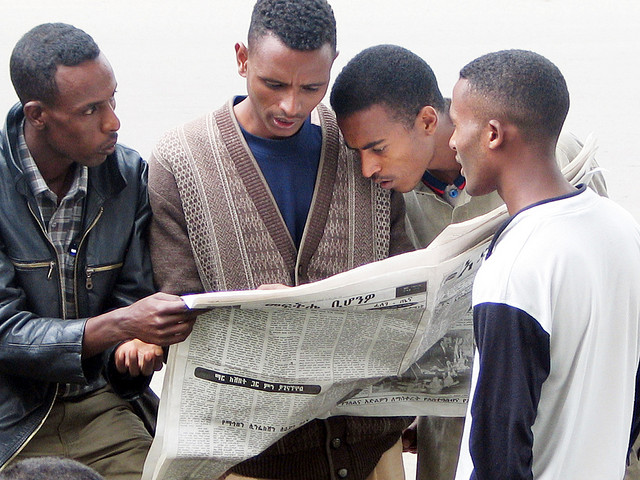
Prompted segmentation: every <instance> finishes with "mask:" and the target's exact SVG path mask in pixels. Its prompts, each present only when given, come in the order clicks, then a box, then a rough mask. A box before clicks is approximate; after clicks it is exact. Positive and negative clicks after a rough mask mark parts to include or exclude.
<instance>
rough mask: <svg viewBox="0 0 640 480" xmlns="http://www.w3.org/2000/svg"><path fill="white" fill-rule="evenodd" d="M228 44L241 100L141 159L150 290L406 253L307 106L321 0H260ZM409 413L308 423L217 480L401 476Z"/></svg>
mask: <svg viewBox="0 0 640 480" xmlns="http://www.w3.org/2000/svg"><path fill="white" fill-rule="evenodd" d="M235 50H236V59H237V65H238V72H239V74H240V75H241V76H242V77H244V78H246V79H247V91H248V96H246V97H243V96H240V97H235V98H232V99H231V100H230V101H229V102H228V103H227V104H226V105H224V106H223V107H222V108H220V109H219V110H217V111H215V112H212V113H209V114H207V115H206V116H204V117H203V118H200V119H198V120H195V121H193V122H190V123H188V124H186V125H184V126H182V127H179V128H177V129H175V130H173V131H170V132H168V133H167V134H166V135H165V136H164V137H163V138H162V139H161V140H160V142H159V143H158V145H157V146H156V148H155V149H154V152H153V155H152V157H151V159H150V181H149V183H150V187H149V188H150V201H151V205H152V209H153V213H154V219H153V222H152V227H151V249H152V260H153V264H154V274H155V278H156V281H157V283H158V286H159V288H160V289H161V290H162V291H165V292H172V293H179V294H185V293H196V292H203V291H215V290H242V289H253V288H257V287H258V286H260V285H262V284H273V283H280V284H284V285H299V284H302V283H307V282H311V281H315V280H320V279H322V278H326V277H328V276H330V275H334V274H336V273H339V272H342V271H345V270H348V269H351V268H354V267H357V266H359V265H362V264H365V263H369V262H372V261H377V260H381V259H383V258H385V257H387V256H389V255H393V254H396V253H401V252H404V251H407V250H410V249H411V246H410V243H409V242H408V239H407V238H406V235H405V233H404V221H403V216H404V205H403V202H402V197H401V195H399V194H396V193H391V192H390V191H389V190H385V189H383V188H380V187H379V186H377V185H376V184H375V183H373V182H371V180H369V179H365V178H363V177H362V175H361V174H360V167H359V163H358V160H357V157H355V156H354V155H353V153H352V152H350V151H349V150H348V149H347V148H346V147H345V145H344V142H343V141H342V138H341V136H340V133H339V129H338V126H337V124H336V121H335V118H334V116H333V114H332V113H331V112H330V111H329V109H328V108H326V107H325V106H324V105H322V104H320V101H321V99H322V98H323V96H324V95H325V93H326V91H327V88H328V84H329V76H330V70H331V66H332V65H333V61H334V59H335V57H336V55H337V53H336V29H335V19H334V17H333V12H332V10H331V7H330V6H329V5H328V4H327V3H326V1H325V0H286V1H282V0H279V1H275V0H259V1H258V3H257V4H256V5H255V7H254V10H253V15H252V20H251V25H250V28H249V35H248V42H247V45H244V44H243V43H238V44H236V46H235ZM410 421H411V419H407V418H403V417H394V418H365V417H346V416H343V417H333V418H329V419H327V420H315V421H312V422H310V423H308V424H307V425H305V426H303V427H301V428H299V429H297V430H295V431H293V432H291V433H290V434H288V435H287V436H285V437H284V438H283V439H282V440H280V441H279V442H277V443H276V444H274V445H272V446H271V447H270V448H269V449H267V450H266V451H265V452H263V453H262V454H260V455H259V456H257V457H254V458H251V459H249V460H246V461H244V462H242V463H240V464H239V465H236V466H235V467H234V468H233V469H232V470H231V471H230V472H229V474H228V475H229V476H228V477H227V478H228V479H232V478H233V479H239V478H270V479H282V480H285V479H301V478H304V479H306V480H316V479H317V480H320V479H322V480H324V479H334V478H350V479H351V478H352V479H360V480H364V479H369V478H371V479H373V478H376V479H380V480H383V479H389V480H397V479H401V478H404V472H403V466H402V456H401V450H402V447H401V442H400V436H401V432H402V430H403V429H404V428H405V427H406V426H407V425H408V423H410Z"/></svg>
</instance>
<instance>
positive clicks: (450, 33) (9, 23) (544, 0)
mask: <svg viewBox="0 0 640 480" xmlns="http://www.w3.org/2000/svg"><path fill="white" fill-rule="evenodd" d="M253 3H254V1H253V0H179V1H178V0H173V1H169V0H56V1H52V0H22V1H19V0H0V5H1V6H2V15H1V16H0V114H1V115H3V116H4V112H6V110H7V109H8V107H9V106H10V105H11V104H13V103H14V102H15V101H16V97H15V94H14V92H13V88H12V86H11V83H10V80H9V73H8V59H9V55H10V53H11V49H12V48H13V45H14V44H15V42H16V41H17V40H18V39H19V37H20V36H21V35H22V34H23V33H24V32H26V31H27V30H28V29H30V28H31V27H33V26H35V25H37V24H39V23H43V22H50V21H63V22H67V23H72V24H74V25H76V26H78V27H80V28H83V29H84V30H86V31H87V32H88V33H90V34H91V35H92V36H93V37H94V38H95V39H96V41H97V42H98V44H99V45H100V47H101V48H102V50H103V51H104V52H105V53H106V55H107V57H108V58H109V60H110V61H111V63H112V65H113V67H114V69H115V72H116V76H117V79H118V82H119V86H118V94H117V101H118V113H119V115H120V118H121V120H122V129H121V132H120V133H121V135H120V139H121V141H122V142H123V143H125V144H128V145H130V146H132V147H134V148H136V149H138V150H139V151H140V153H141V154H142V155H143V156H144V157H147V156H148V155H149V153H150V152H151V149H152V147H153V145H154V144H155V142H156V140H157V139H158V137H159V136H160V135H161V134H162V133H163V132H164V131H165V130H167V129H168V128H170V127H172V126H174V125H177V124H180V123H183V122H184V121H187V120H190V119H192V118H194V117H196V116H199V115H201V114H202V113H204V112H206V111H208V110H211V109H213V108H216V107H218V106H219V105H221V104H222V103H223V102H224V101H225V100H226V99H227V98H229V97H230V96H231V95H234V94H238V93H244V91H245V90H244V82H243V80H242V79H241V78H240V77H239V76H238V75H237V73H236V69H235V59H234V49H233V47H234V44H235V42H237V41H245V39H246V31H247V28H248V23H249V16H250V11H251V8H252V6H253ZM331 4H332V6H333V8H334V11H335V14H336V18H337V22H338V48H339V50H340V55H339V57H338V59H337V60H336V63H335V65H334V70H333V76H334V77H335V75H336V74H337V73H338V72H339V71H340V69H341V68H342V66H344V64H345V63H346V62H347V61H348V60H349V59H350V58H351V57H352V56H353V55H355V54H356V53H357V52H359V51H360V50H362V49H363V48H366V47H368V46H371V45H375V44H379V43H395V44H399V45H402V46H404V47H407V48H409V49H411V50H413V51H414V52H416V53H417V54H419V55H421V56H422V57H423V58H425V60H427V62H428V63H429V64H430V65H431V66H432V68H433V69H434V71H435V73H436V75H437V77H438V79H439V82H440V86H441V89H442V91H443V93H444V94H445V95H450V94H451V89H452V88H453V85H454V83H455V81H456V80H457V75H458V71H459V69H460V67H461V66H462V65H464V64H465V63H467V62H468V61H470V60H472V59H473V58H475V57H477V56H479V55H481V54H483V53H486V52H488V51H493V50H499V49H505V48H525V49H530V50H534V51H537V52H539V53H541V54H543V55H545V56H547V57H548V58H549V59H551V60H552V61H553V62H554V63H556V64H557V65H558V66H559V67H560V69H561V70H562V71H563V73H564V74H565V76H566V79H567V83H568V84H569V89H570V92H571V99H572V107H571V111H570V113H569V118H568V120H567V124H566V127H567V129H569V130H571V131H573V132H574V133H576V134H577V135H578V136H580V137H582V138H584V137H586V135H587V134H589V133H590V132H593V133H595V134H596V136H597V138H598V140H599V145H600V150H599V154H598V160H599V162H600V164H601V165H602V166H603V167H605V168H606V169H607V172H606V173H605V175H606V177H607V180H608V183H609V190H610V194H611V196H612V197H613V198H614V199H615V200H617V201H618V202H619V203H621V204H622V205H623V206H625V207H626V208H627V209H629V210H630V211H632V213H633V214H634V215H635V217H636V218H637V219H639V220H640V202H639V200H640V194H639V193H638V192H637V189H636V187H635V183H634V181H633V180H634V179H635V177H636V176H638V174H640V162H639V161H638V159H637V155H636V148H635V145H634V143H633V142H634V139H635V138H636V137H637V136H638V135H640V122H639V121H638V112H640V94H639V93H638V83H639V81H640V2H637V1H635V0H612V1H610V2H602V1H596V0H494V1H492V2H482V1H474V0H395V1H390V0H333V1H332V2H331Z"/></svg>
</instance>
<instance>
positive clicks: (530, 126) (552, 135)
mask: <svg viewBox="0 0 640 480" xmlns="http://www.w3.org/2000/svg"><path fill="white" fill-rule="evenodd" d="M460 78H462V79H465V80H467V81H468V82H469V87H470V89H471V91H472V92H474V93H476V94H478V95H480V96H481V97H483V98H484V99H485V102H484V103H485V104H484V107H483V108H485V109H487V110H488V112H487V113H491V114H497V115H502V116H503V117H504V118H505V119H506V120H508V121H510V122H512V123H513V124H514V125H516V126H517V127H518V128H520V129H521V130H522V131H523V132H525V133H526V134H527V135H528V136H529V137H531V138H533V139H540V138H545V139H557V137H558V136H559V135H560V131H561V130H562V125H563V124H564V121H565V119H566V117H567V112H568V111H569V91H568V89H567V83H566V82H565V79H564V77H563V76H562V73H561V72H560V70H559V69H558V67H556V66H555V65H554V64H553V63H552V62H551V61H549V60H548V59H546V58H545V57H543V56H542V55H540V54H538V53H534V52H530V51H528V50H501V51H499V52H493V53H488V54H486V55H483V56H481V57H479V58H477V59H475V60H473V61H472V62H470V63H469V64H467V65H466V66H465V67H463V68H462V70H460Z"/></svg>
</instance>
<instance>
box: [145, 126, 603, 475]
mask: <svg viewBox="0 0 640 480" xmlns="http://www.w3.org/2000/svg"><path fill="white" fill-rule="evenodd" d="M594 152H595V146H594V141H593V139H592V138H591V137H590V138H589V139H587V142H586V144H585V146H584V148H583V150H582V152H581V153H580V154H579V155H578V157H576V158H575V159H574V160H573V161H572V162H571V163H570V164H569V165H567V166H566V167H565V168H564V169H563V173H564V174H565V175H566V176H567V178H568V179H569V180H570V181H571V182H572V183H573V184H578V183H582V181H583V180H586V181H588V176H589V175H590V174H591V173H590V172H593V171H594V167H593V162H594ZM507 216H508V214H507V211H506V208H505V207H504V206H502V207H499V208H497V209H495V210H494V211H492V212H489V213H488V214H486V215H483V216H481V217H477V218H475V219H472V220H470V221H468V222H464V223H459V224H454V225H450V226H449V227H447V229H445V230H444V231H443V232H442V234H441V235H440V236H439V237H438V238H436V239H435V240H434V242H433V243H432V244H431V245H430V246H429V247H428V248H426V249H423V250H418V251H415V252H410V253H406V254H403V255H399V256H396V257H392V258H389V259H386V260H383V261H380V262H375V263H371V264H368V265H364V266H362V267H358V268H356V269H353V270H350V271H348V272H344V273H341V274H339V275H335V276H333V277H330V278H327V279H325V280H322V281H319V282H315V283H311V284H306V285H301V286H298V287H292V288H286V289H278V290H255V291H233V292H213V293H205V294H199V295H188V296H185V297H183V299H184V301H185V302H186V303H187V305H188V306H189V307H190V308H194V309H207V312H206V313H204V314H202V315H200V317H199V318H198V320H197V322H196V324H195V327H194V329H193V332H192V333H191V335H190V336H189V338H188V339H187V340H185V341H184V342H182V343H181V344H178V345H174V346H172V347H171V349H170V351H169V358H168V361H167V367H166V368H167V371H166V373H165V379H164V383H163V389H162V394H161V400H160V410H159V413H158V427H157V432H156V437H155V439H154V441H153V445H152V447H151V450H150V452H149V455H148V457H147V461H146V463H145V468H144V473H143V477H142V478H143V480H156V479H158V480H174V479H176V480H177V479H216V478H218V477H219V476H221V475H222V474H224V472H226V471H227V470H228V469H229V468H230V467H232V466H233V465H235V464H237V463H239V462H241V461H243V460H245V459H247V458H249V457H252V456H255V455H257V454H259V453H260V452H262V451H264V450H265V449H266V448H267V447H269V446H270V445H271V444H273V443H274V442H276V441H277V440H278V439H279V438H281V437H282V436H284V435H285V434H286V433H287V432H289V431H291V430H292V429H295V428H297V427H299V426H302V425H303V424H305V423H306V422H308V421H310V420H312V419H314V418H325V417H328V416H331V415H366V416H376V415H384V416H392V415H445V416H446V415H453V416H458V415H464V411H465V409H466V402H467V398H468V393H469V381H468V378H469V376H470V367H471V359H472V357H473V334H472V313H471V288H472V283H473V278H474V276H475V273H476V271H477V269H478V268H479V266H480V263H481V261H482V258H483V256H484V253H485V251H486V249H487V247H488V244H489V242H490V240H491V238H492V236H493V234H494V232H495V231H496V230H497V228H498V227H499V226H500V225H501V224H502V223H503V222H504V221H505V220H506V219H507Z"/></svg>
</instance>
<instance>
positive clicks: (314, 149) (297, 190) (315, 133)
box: [241, 118, 322, 247]
mask: <svg viewBox="0 0 640 480" xmlns="http://www.w3.org/2000/svg"><path fill="white" fill-rule="evenodd" d="M241 129H242V134H243V135H244V138H245V139H246V141H247V144H248V145H249V148H250V149H251V152H252V153H253V156H254V157H255V159H256V161H257V162H258V165H259V166H260V170H262V174H263V175H264V177H265V179H266V180H267V183H268V184H269V188H270V189H271V193H272V194H273V197H274V198H275V200H276V203H277V204H278V208H279V209H280V214H281V215H282V218H283V219H284V221H285V223H286V224H287V228H288V229H289V233H290V234H291V238H292V239H293V241H294V242H295V244H296V247H300V241H301V240H302V233H303V231H304V226H305V223H306V222H307V215H308V214H309V208H310V206H311V200H312V198H313V189H314V188H315V183H316V175H317V173H318V164H319V163H320V151H321V149H322V129H321V128H320V127H319V126H318V125H313V124H312V123H311V119H310V118H307V120H306V121H305V122H304V124H303V125H302V127H301V128H300V130H299V131H298V132H297V133H296V134H295V135H293V136H291V137H287V138H282V139H277V140H273V139H269V138H262V137H257V136H255V135H252V134H251V133H249V132H247V131H246V130H245V129H243V128H241Z"/></svg>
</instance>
